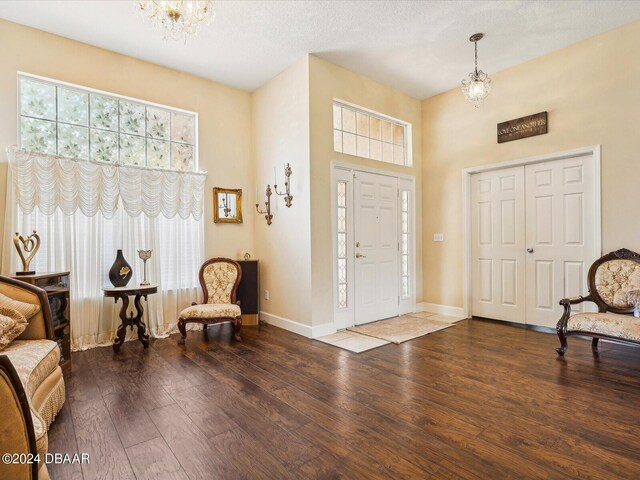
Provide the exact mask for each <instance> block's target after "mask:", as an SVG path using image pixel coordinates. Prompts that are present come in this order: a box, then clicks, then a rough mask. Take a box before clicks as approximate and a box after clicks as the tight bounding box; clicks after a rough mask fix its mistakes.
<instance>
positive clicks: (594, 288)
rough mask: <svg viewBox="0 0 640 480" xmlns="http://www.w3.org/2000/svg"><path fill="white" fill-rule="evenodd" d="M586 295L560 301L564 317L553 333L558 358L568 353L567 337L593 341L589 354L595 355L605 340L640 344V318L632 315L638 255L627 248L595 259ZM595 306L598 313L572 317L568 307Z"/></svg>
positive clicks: (639, 275) (639, 277)
mask: <svg viewBox="0 0 640 480" xmlns="http://www.w3.org/2000/svg"><path fill="white" fill-rule="evenodd" d="M587 282H588V285H589V295H587V296H586V297H573V298H565V299H563V300H561V301H560V305H562V306H564V314H563V315H562V318H560V321H559V322H558V325H557V327H556V331H557V333H558V338H559V339H560V348H557V349H556V352H558V355H564V354H565V353H566V351H567V348H568V345H567V337H568V336H570V335H586V336H589V337H592V343H591V346H592V350H593V352H594V353H598V340H599V339H600V338H608V339H612V340H617V341H620V342H624V343H634V344H639V343H640V318H636V317H634V316H633V315H632V313H633V311H634V308H635V307H636V301H637V299H638V298H640V292H638V291H639V290H640V255H638V254H637V253H635V252H632V251H630V250H627V249H626V248H623V249H620V250H616V251H615V252H611V253H609V254H607V255H605V256H603V257H601V258H600V259H598V260H597V261H596V262H595V263H594V264H593V265H592V266H591V268H590V269H589V274H588V277H587ZM587 301H588V302H594V303H595V304H596V305H597V306H598V312H595V313H592V312H583V313H575V314H572V312H571V306H572V305H577V304H580V303H582V302H587Z"/></svg>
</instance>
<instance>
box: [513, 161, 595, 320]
mask: <svg viewBox="0 0 640 480" xmlns="http://www.w3.org/2000/svg"><path fill="white" fill-rule="evenodd" d="M525 172H526V173H525V177H526V186H525V190H526V205H527V206H526V211H527V214H526V215H527V217H526V218H527V219H526V230H527V233H526V239H527V252H528V253H527V254H526V255H527V269H526V271H527V291H528V295H527V315H526V317H527V323H529V324H533V325H542V326H548V327H554V326H555V325H556V323H557V322H558V320H559V319H560V316H561V315H562V308H561V307H560V305H559V304H558V302H559V301H560V300H561V299H562V298H565V297H570V296H574V295H583V294H586V292H587V288H586V276H587V271H588V270H589V266H590V265H591V263H593V261H595V260H596V259H595V258H594V249H595V244H594V242H595V237H596V235H595V234H596V232H595V225H596V222H595V218H594V214H595V211H596V208H595V206H596V205H595V201H596V200H595V192H594V175H595V172H594V167H593V162H592V161H591V157H590V156H582V157H576V158H569V159H565V160H558V161H552V162H547V163H539V164H534V165H527V166H526V170H525Z"/></svg>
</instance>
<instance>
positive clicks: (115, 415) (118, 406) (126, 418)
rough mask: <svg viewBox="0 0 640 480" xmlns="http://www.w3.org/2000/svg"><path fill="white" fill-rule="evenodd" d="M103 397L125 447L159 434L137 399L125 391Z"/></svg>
mask: <svg viewBox="0 0 640 480" xmlns="http://www.w3.org/2000/svg"><path fill="white" fill-rule="evenodd" d="M103 398H104V402H105V404H106V405H107V409H108V410H109V413H110V414H111V419H112V420H113V423H114V425H115V426H116V430H117V431H118V435H120V441H121V442H122V445H123V446H124V448H125V449H126V448H128V447H130V446H132V445H136V444H138V443H142V442H146V441H147V440H151V439H153V438H156V437H159V436H160V433H159V432H158V429H157V428H156V427H155V425H154V424H153V422H152V421H151V418H149V414H148V413H147V411H146V410H145V409H144V407H143V406H142V404H140V403H139V402H138V401H137V399H135V398H131V397H130V396H129V395H127V393H125V392H121V393H111V394H108V395H104V396H103Z"/></svg>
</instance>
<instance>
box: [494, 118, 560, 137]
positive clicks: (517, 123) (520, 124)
mask: <svg viewBox="0 0 640 480" xmlns="http://www.w3.org/2000/svg"><path fill="white" fill-rule="evenodd" d="M547 127H548V121H547V112H540V113H536V114H534V115H528V116H526V117H522V118H516V119H515V120H509V121H508V122H502V123H499V124H498V143H504V142H510V141H512V140H519V139H521V138H527V137H534V136H536V135H542V134H543V133H547V131H548V130H547Z"/></svg>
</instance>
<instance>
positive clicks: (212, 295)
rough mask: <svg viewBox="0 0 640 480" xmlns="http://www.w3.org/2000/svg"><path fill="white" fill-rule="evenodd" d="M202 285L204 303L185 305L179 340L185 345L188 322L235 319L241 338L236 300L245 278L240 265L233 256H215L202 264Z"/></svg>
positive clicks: (180, 319) (235, 333) (237, 336)
mask: <svg viewBox="0 0 640 480" xmlns="http://www.w3.org/2000/svg"><path fill="white" fill-rule="evenodd" d="M199 277H200V285H201V286H202V293H203V295H204V300H203V304H197V303H195V302H194V303H193V304H192V305H191V306H190V307H188V308H185V309H184V310H183V311H182V312H181V313H180V317H179V318H178V329H179V330H180V335H181V338H180V340H178V343H180V344H184V342H185V339H186V338H187V323H202V324H203V325H204V329H205V330H206V328H207V325H212V324H215V323H221V322H227V321H231V322H232V323H233V334H234V337H235V339H236V340H238V341H241V340H242V339H241V338H240V328H241V327H242V318H241V317H240V315H241V314H242V312H241V311H240V302H236V291H237V290H238V284H239V283H240V279H241V278H242V268H241V267H240V264H239V263H238V262H236V261H234V260H231V259H230V258H212V259H211V260H207V261H206V262H204V264H202V267H200V274H199Z"/></svg>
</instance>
